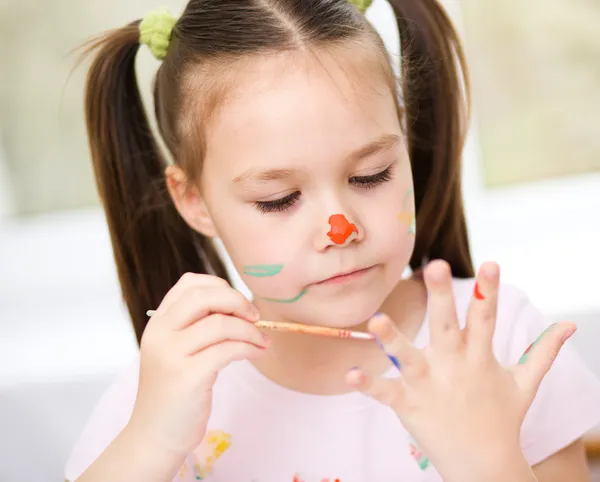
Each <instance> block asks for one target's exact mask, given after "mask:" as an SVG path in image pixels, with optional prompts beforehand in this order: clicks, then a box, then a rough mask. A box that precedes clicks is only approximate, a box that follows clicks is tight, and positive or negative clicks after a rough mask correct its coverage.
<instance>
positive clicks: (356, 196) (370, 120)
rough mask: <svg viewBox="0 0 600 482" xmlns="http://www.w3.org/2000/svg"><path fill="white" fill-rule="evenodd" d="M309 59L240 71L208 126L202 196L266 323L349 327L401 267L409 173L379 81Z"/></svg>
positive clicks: (406, 245)
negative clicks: (233, 88) (238, 82)
mask: <svg viewBox="0 0 600 482" xmlns="http://www.w3.org/2000/svg"><path fill="white" fill-rule="evenodd" d="M319 60H320V62H315V61H314V60H313V61H311V60H306V59H298V58H295V59H294V60H293V61H290V58H289V57H287V58H286V57H283V56H274V57H271V58H269V57H266V58H265V60H263V61H261V62H259V63H258V64H255V65H253V67H252V69H249V71H247V72H245V74H244V80H243V82H241V85H240V86H239V88H238V89H237V90H236V91H235V92H234V93H233V95H231V96H229V97H228V100H227V102H226V103H225V104H224V105H223V106H221V108H219V110H218V112H217V113H216V116H215V118H214V119H213V120H211V121H210V122H209V125H208V126H207V143H206V145H207V156H206V160H205V164H204V168H203V172H202V186H201V188H202V189H201V192H202V196H203V200H204V203H205V207H206V213H207V218H208V219H209V222H210V223H211V224H212V226H213V228H214V232H216V234H217V235H218V236H219V237H220V238H221V239H222V241H223V243H224V245H225V247H226V248H227V251H228V253H229V255H230V256H231V259H232V261H233V263H234V265H235V266H236V268H237V270H238V272H239V273H240V275H241V276H242V279H243V280H244V281H245V283H246V284H247V286H248V287H249V288H250V290H251V291H252V292H253V294H254V301H255V304H256V306H257V307H258V308H259V309H260V311H261V315H262V317H263V318H264V319H276V320H282V319H288V320H294V321H297V322H303V323H309V324H321V325H327V326H335V327H349V326H353V325H357V324H359V323H362V322H364V321H365V320H366V319H367V318H368V317H370V316H372V315H373V314H374V313H375V312H376V311H377V310H378V309H379V307H380V306H381V304H382V303H383V301H384V300H385V298H386V297H387V296H388V295H389V294H390V292H391V290H392V289H393V288H394V286H395V285H396V284H397V283H398V281H399V280H400V278H401V276H402V274H403V271H404V269H405V267H406V266H407V264H408V261H409V259H410V256H411V253H412V250H413V244H414V235H413V233H414V224H413V220H414V216H413V213H414V202H413V195H412V175H411V169H410V163H409V158H408V153H407V149H406V142H405V139H404V137H403V134H402V131H401V128H400V123H399V119H398V115H397V111H396V107H395V103H394V99H393V93H392V92H390V89H389V87H388V86H387V84H386V82H385V79H384V78H382V79H381V80H380V82H377V81H373V80H370V81H369V82H366V81H364V80H358V81H357V79H356V76H355V75H354V76H351V75H350V74H349V73H348V72H350V71H353V72H354V71H356V69H357V68H358V67H357V66H356V65H355V66H353V67H354V68H353V69H352V68H346V69H344V66H342V65H340V64H339V62H335V61H333V60H332V59H330V58H328V57H323V58H320V59H319ZM368 74H369V73H367V75H368ZM373 75H374V74H371V76H373ZM341 215H343V217H342V216H341ZM331 216H333V218H332V217H331ZM344 218H345V219H344ZM330 221H331V222H332V223H333V228H332V225H331V224H330ZM346 221H347V223H346ZM351 225H354V226H351ZM328 233H329V234H328ZM334 233H337V235H336V234H334ZM348 234H349V237H347V235H348ZM340 275H341V276H340Z"/></svg>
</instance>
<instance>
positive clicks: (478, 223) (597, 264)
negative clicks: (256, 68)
mask: <svg viewBox="0 0 600 482" xmlns="http://www.w3.org/2000/svg"><path fill="white" fill-rule="evenodd" d="M443 3H445V4H446V6H447V7H448V10H449V11H450V12H451V14H452V15H453V17H454V19H455V21H456V22H457V23H458V24H459V26H460V28H461V31H462V32H463V34H464V35H465V39H466V41H467V50H468V51H469V56H470V61H472V62H473V70H474V81H475V83H476V85H475V90H476V91H477V94H476V99H475V116H474V123H473V129H472V132H471V136H470V139H469V142H468V145H467V148H466V151H465V159H464V163H465V172H464V191H465V192H464V195H465V201H466V208H467V213H468V221H469V227H470V235H471V242H472V251H473V255H474V258H475V261H476V264H477V265H479V264H480V263H481V262H483V261H484V260H488V259H492V260H496V261H498V262H499V263H500V264H501V267H502V269H503V278H504V281H505V282H509V283H513V284H515V285H517V286H519V287H520V288H522V289H524V290H525V291H527V292H528V293H529V295H530V296H531V298H532V300H533V302H534V303H536V304H537V305H538V306H539V307H540V308H541V309H542V310H543V311H544V312H545V313H547V315H548V316H549V317H550V318H552V319H553V320H561V319H570V320H574V321H576V322H577V323H578V324H579V332H578V334H577V335H576V336H575V337H574V339H573V340H572V343H573V344H574V345H575V346H576V347H577V348H578V349H579V350H580V352H581V354H582V355H583V357H584V358H585V359H586V360H587V362H588V363H589V364H590V365H591V366H592V368H593V369H594V370H595V372H596V373H597V374H598V375H600V352H599V351H598V350H597V348H596V345H597V343H598V341H599V340H600V325H599V321H600V282H599V281H598V276H597V273H598V268H600V249H599V247H600V215H599V214H598V210H599V209H600V172H598V170H597V169H598V167H597V166H598V165H597V164H594V163H592V164H589V166H588V165H586V164H585V159H588V158H593V159H594V161H596V160H597V159H599V158H600V157H598V155H600V151H598V150H596V151H593V150H592V151H590V146H589V145H588V144H587V140H586V139H588V138H590V137H589V136H588V137H583V136H582V137H581V139H580V141H579V142H576V143H573V144H570V149H571V150H570V152H569V157H566V156H565V157H564V158H562V159H559V160H558V161H557V159H552V160H551V159H548V162H551V161H552V162H554V164H555V165H557V166H558V167H559V168H560V169H558V171H557V170H556V169H554V170H553V171H552V174H553V177H550V176H548V175H547V173H546V172H545V171H544V170H543V169H541V170H539V172H538V171H536V170H535V164H534V160H531V162H530V159H529V157H528V155H527V153H529V152H531V150H526V152H525V153H524V155H523V157H522V158H520V159H518V160H516V159H514V158H512V157H511V162H510V163H509V164H510V165H509V167H510V171H506V169H505V172H503V171H502V169H501V167H502V166H498V165H497V163H498V162H500V161H498V158H499V156H498V155H495V156H491V158H489V157H487V156H486V155H482V154H481V153H482V152H483V153H485V152H486V150H489V144H486V141H485V139H489V138H490V136H489V135H486V128H490V127H489V126H493V127H494V128H496V126H497V125H498V124H497V123H494V122H493V120H494V118H493V110H489V111H486V110H485V109H484V107H485V106H486V105H490V102H487V101H486V96H488V97H494V96H495V95H496V92H497V89H496V88H495V86H492V85H488V84H486V83H485V82H481V81H480V83H479V84H477V79H478V78H479V79H482V78H486V77H485V75H483V74H482V69H483V70H485V68H486V65H487V63H486V62H482V61H481V59H482V58H483V57H485V56H486V55H487V54H486V51H485V50H482V49H481V48H480V49H479V51H477V49H470V48H469V41H470V40H469V39H470V34H471V33H472V35H473V38H476V35H480V32H478V30H477V29H476V28H469V25H470V24H469V22H470V23H471V25H476V24H477V22H478V21H479V20H478V19H480V18H481V17H478V16H477V15H478V13H477V11H476V10H474V7H473V5H474V4H473V2H472V1H471V2H468V1H465V2H464V3H463V4H462V5H461V4H460V2H459V1H458V0H454V1H451V0H446V1H445V2H443ZM486 3H489V4H490V5H491V4H495V3H496V2H492V1H489V2H486ZM162 4H168V5H169V4H170V5H171V7H172V9H173V11H174V12H179V11H180V10H181V9H182V7H183V3H182V2H175V1H166V2H161V3H160V4H157V3H156V2H153V1H150V0H130V1H128V2H126V3H121V2H117V1H116V0H102V1H100V0H90V1H87V2H75V1H74V0H61V1H57V2H48V3H44V2H39V1H38V2H26V3H21V2H17V1H16V0H0V38H1V39H2V42H0V54H2V55H3V59H4V60H3V67H2V71H0V288H1V289H0V452H1V453H2V457H0V481H11V482H12V481H22V482H33V481H35V482H39V481H41V480H43V481H46V480H48V481H50V480H62V466H63V464H64V462H65V458H66V457H67V454H68V452H69V451H70V449H71V447H72V445H73V444H74V442H75V440H76V437H77V435H78V434H79V431H80V430H81V429H82V426H83V424H84V423H85V420H86V418H87V417H88V416H89V413H90V411H91V409H92V407H93V404H94V403H95V402H96V401H97V400H98V398H99V396H100V394H101V393H102V391H103V390H104V389H105V388H106V387H107V385H108V384H109V383H110V381H111V380H112V378H113V377H114V376H115V374H116V373H117V372H118V371H119V370H120V369H121V368H122V367H123V366H124V365H125V364H127V363H128V362H129V361H130V360H131V359H132V358H133V357H135V356H136V344H135V340H134V336H133V333H132V330H131V328H130V327H129V323H128V319H127V315H126V313H125V311H124V308H123V306H122V304H121V301H120V292H119V287H118V283H117V279H116V275H115V271H114V266H113V260H112V253H111V250H110V244H109V239H108V234H107V230H106V225H105V222H104V218H103V214H102V212H101V211H100V209H99V207H98V205H97V203H96V192H95V187H94V185H93V181H92V178H91V171H90V166H89V160H88V153H87V148H86V145H85V137H84V127H83V116H82V112H81V102H82V99H81V96H82V82H83V70H80V71H77V72H76V73H75V74H74V75H73V77H72V79H71V80H70V81H69V83H68V84H66V82H67V77H68V75H69V72H70V69H71V68H72V66H73V62H74V57H72V56H71V57H68V56H67V54H68V52H69V50H71V49H72V48H73V47H75V46H77V45H78V44H80V43H81V42H82V41H83V40H85V39H86V38H88V37H89V36H90V35H92V34H95V33H97V32H100V31H102V30H105V29H107V28H110V27H113V26H117V25H122V24H125V23H126V22H129V21H130V20H132V19H134V18H139V17H140V16H141V15H143V14H144V13H145V12H146V11H147V10H149V9H151V8H155V7H157V6H161V5H162ZM535 4H538V5H539V2H531V5H535ZM588 5H591V4H588ZM461 7H462V8H463V9H464V11H461ZM589 8H590V9H595V13H596V14H598V12H599V11H600V6H598V5H596V6H590V7H589ZM468 9H470V10H468ZM465 12H467V13H468V15H465ZM484 13H485V12H484ZM480 14H481V12H480ZM519 14H520V13H519V12H518V9H517V11H516V12H514V15H519ZM523 15H524V13H523ZM368 17H369V18H370V19H371V20H372V21H373V22H374V23H375V25H376V26H377V27H378V29H379V30H380V32H382V34H383V36H384V38H385V40H386V43H387V44H388V46H389V48H390V50H391V51H392V53H395V54H397V53H398V48H397V46H396V38H397V37H396V35H397V34H396V32H395V26H394V22H393V19H392V17H391V14H390V12H389V9H388V5H387V4H386V3H385V2H384V1H383V0H375V3H374V5H373V7H372V8H371V10H369V12H368ZM465 19H466V20H468V21H467V22H465ZM582 22H583V16H582ZM509 30H510V29H507V30H506V31H507V32H508V31H509ZM500 31H501V32H503V31H502V30H501V29H500ZM506 35H508V33H506ZM526 40H527V39H526V38H524V40H523V41H526ZM490 45H495V44H493V42H492V41H491V40H490ZM595 48H596V52H597V53H598V52H600V46H599V45H596V46H595ZM524 50H526V49H524ZM490 52H492V53H490V54H489V55H492V54H493V51H490ZM478 55H479V57H477V56H478ZM576 55H577V51H574V52H573V56H576ZM482 56H483V57H482ZM596 58H598V57H596ZM489 60H490V59H488V58H487V57H486V61H488V63H489ZM567 65H569V64H567ZM155 67H156V64H155V63H154V61H153V60H151V59H150V57H149V55H147V54H146V53H145V52H142V53H141V55H140V79H141V83H142V85H143V87H144V89H145V91H146V96H147V93H148V92H149V86H150V76H151V74H152V72H153V70H154V68H155ZM563 67H564V69H567V67H566V66H563ZM478 69H479V70H478ZM567 70H568V69H567ZM483 73H485V72H483ZM578 75H583V74H581V69H580V70H579V71H578ZM589 75H595V74H593V72H592V71H590V74H589ZM595 79H596V80H600V79H599V78H598V77H595ZM594 85H596V86H597V85H598V83H597V82H596V83H595V84H594ZM504 95H509V94H506V93H505V94H504ZM582 95H583V93H582ZM478 99H481V102H479V101H478ZM599 100H600V97H598V96H596V97H595V98H593V97H592V98H587V101H588V102H594V101H595V102H596V108H595V109H588V110H586V111H585V112H586V115H587V117H584V118H583V119H582V118H581V117H582V113H581V111H578V110H577V105H573V110H572V111H569V109H568V106H567V107H565V109H566V110H565V111H563V112H559V113H560V116H563V117H565V118H571V117H572V118H575V117H577V118H578V120H579V122H580V125H584V126H586V127H587V129H588V130H590V131H591V130H594V131H595V130H596V129H597V127H596V126H598V125H600V122H598V121H600V114H599V112H600V102H598V101H599ZM548 101H552V99H551V98H550V99H548ZM480 106H481V108H480ZM589 112H592V113H593V114H594V115H595V117H591V116H590V115H591V114H589ZM503 115H507V114H506V113H503ZM513 115H514V116H517V115H518V114H515V113H514V112H513ZM490 118H491V119H492V121H488V123H487V124H486V119H490ZM556 121H557V122H558V121H560V118H559V119H557V120H556ZM514 125H515V126H518V128H519V129H523V128H526V127H523V126H524V124H523V123H522V122H517V119H515V122H514ZM486 126H487V127H486ZM515 129H516V127H515ZM503 133H504V135H505V137H503V138H501V139H500V141H499V140H498V139H497V138H496V137H494V138H493V140H492V145H493V146H494V152H495V153H497V151H498V149H502V142H503V143H505V144H506V146H509V145H511V142H512V136H511V132H510V131H507V130H504V131H503ZM488 134H489V132H488ZM519 134H520V137H525V139H527V137H526V136H523V135H522V132H519ZM594 138H595V139H596V138H597V136H594ZM531 139H532V144H533V143H535V142H538V143H539V139H540V137H539V135H538V137H537V138H535V137H533V135H532V137H531ZM541 139H542V140H543V136H542V137H541ZM596 140H597V139H596ZM486 146H487V147H486ZM592 147H593V146H592ZM507 152H510V149H507ZM578 154H581V156H580V157H581V158H582V159H583V160H582V161H581V162H576V158H577V156H578ZM511 156H513V154H511ZM493 162H495V163H496V164H494V165H493V166H490V163H493ZM569 165H577V168H576V169H574V170H573V171H569V168H568V167H569ZM582 165H583V166H584V167H583V168H582V167H581V166H582ZM519 166H521V167H519ZM532 166H533V167H532ZM586 166H588V167H589V168H586ZM521 168H522V169H523V172H525V171H526V172H527V174H526V175H524V176H523V178H519V175H520V174H519V173H520V172H521V171H520V169H521ZM594 169H596V170H595V171H594ZM559 171H560V172H559ZM507 172H508V174H507ZM536 172H537V174H536ZM494 173H496V177H495V178H494ZM536 176H537V177H536ZM495 181H496V182H495ZM240 289H242V290H243V289H244V287H243V286H241V285H240ZM149 308H150V307H149ZM599 410H600V407H599ZM599 433H600V432H599Z"/></svg>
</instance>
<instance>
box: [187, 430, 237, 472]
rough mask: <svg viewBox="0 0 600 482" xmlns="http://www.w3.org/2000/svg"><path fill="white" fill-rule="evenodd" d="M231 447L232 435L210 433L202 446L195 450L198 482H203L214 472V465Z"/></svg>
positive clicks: (218, 431) (213, 431) (218, 432)
mask: <svg viewBox="0 0 600 482" xmlns="http://www.w3.org/2000/svg"><path fill="white" fill-rule="evenodd" d="M229 447H231V435H230V434H228V433H226V432H223V431H222V430H211V431H209V432H208V433H207V434H206V436H205V437H204V440H202V443H201V444H200V446H199V447H198V448H197V449H196V450H194V459H195V461H196V463H195V465H194V468H195V470H196V474H195V475H196V480H203V479H204V478H205V477H206V476H208V475H209V474H210V473H211V472H212V470H213V466H214V463H215V462H216V461H217V459H218V458H219V457H221V455H223V453H225V452H226V451H227V449H228V448H229Z"/></svg>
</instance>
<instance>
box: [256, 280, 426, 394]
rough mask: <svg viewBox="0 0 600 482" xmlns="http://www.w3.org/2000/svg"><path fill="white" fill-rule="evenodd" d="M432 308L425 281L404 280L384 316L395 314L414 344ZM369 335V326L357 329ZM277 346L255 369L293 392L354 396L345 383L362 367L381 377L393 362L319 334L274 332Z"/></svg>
mask: <svg viewBox="0 0 600 482" xmlns="http://www.w3.org/2000/svg"><path fill="white" fill-rule="evenodd" d="M426 305H427V297H426V290H425V286H424V284H423V281H422V280H421V279H420V278H419V277H413V278H410V279H406V280H402V281H400V282H399V283H398V284H397V285H396V287H395V288H394V289H393V290H392V292H391V293H390V295H389V296H388V298H387V299H386V301H385V302H384V304H383V306H382V307H381V309H380V311H382V312H384V313H386V314H387V315H389V316H390V317H391V318H392V319H393V320H394V321H395V322H396V324H397V326H398V328H399V329H400V331H401V332H402V333H404V335H405V336H407V337H408V338H409V339H411V340H412V339H414V337H415V336H416V334H417V332H418V331H419V328H420V327H421V324H422V322H423V319H424V317H425V310H426ZM353 329H355V330H358V331H366V326H365V324H362V325H359V326H357V327H354V328H353ZM269 336H270V338H271V346H270V348H269V349H268V351H267V354H266V356H265V357H263V358H261V359H260V360H256V361H255V362H254V365H255V366H256V368H257V369H258V370H260V371H261V372H262V373H263V374H264V375H265V376H267V377H268V378H270V379H271V380H273V381H274V382H276V383H278V384H279V385H281V386H283V387H286V388H289V389H291V390H295V391H299V392H305V393H313V394H319V395H333V394H340V393H344V392H348V391H350V389H349V387H348V386H347V385H346V383H345V381H344V376H345V374H346V372H347V371H348V370H349V369H350V368H352V367H354V366H360V367H361V368H362V369H363V370H365V372H367V373H370V374H373V375H380V374H382V373H384V372H385V371H386V370H387V369H388V368H389V367H390V362H389V360H388V358H387V357H386V356H385V354H384V353H383V352H382V351H381V349H380V348H379V347H378V345H377V344H376V343H373V342H370V341H361V340H343V339H337V338H328V337H321V336H313V335H300V334H294V333H283V332H275V331H273V332H269Z"/></svg>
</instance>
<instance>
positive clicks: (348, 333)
mask: <svg viewBox="0 0 600 482" xmlns="http://www.w3.org/2000/svg"><path fill="white" fill-rule="evenodd" d="M154 313H156V311H155V310H148V311H147V312H146V314H147V315H148V316H152V315H154ZM254 325H255V326H256V327H258V328H266V329H268V330H275V331H285V332H289V333H304V334H307V335H321V336H331V337H334V338H350V339H353V340H374V339H375V337H374V336H373V335H371V333H364V332H362V331H353V330H344V329H341V328H329V327H327V326H313V325H303V324H301V323H286V322H283V321H266V320H259V321H257V322H256V323H254Z"/></svg>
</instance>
